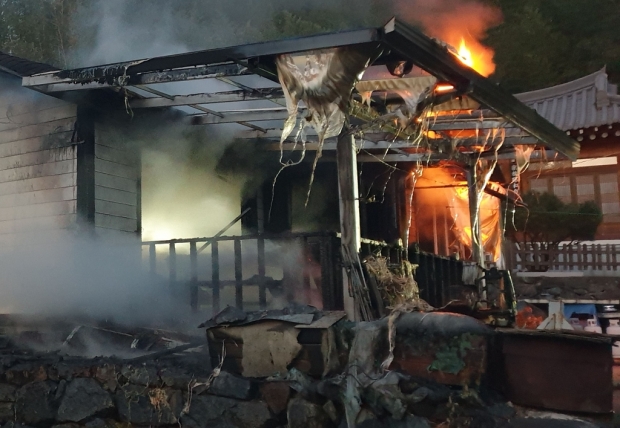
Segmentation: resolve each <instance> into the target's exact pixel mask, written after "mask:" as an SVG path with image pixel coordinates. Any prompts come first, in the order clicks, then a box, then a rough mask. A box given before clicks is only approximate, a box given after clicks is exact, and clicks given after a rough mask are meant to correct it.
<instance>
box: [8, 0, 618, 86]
mask: <svg viewBox="0 0 620 428" xmlns="http://www.w3.org/2000/svg"><path fill="white" fill-rule="evenodd" d="M465 2H466V1H465V0H463V3H465ZM479 2H481V3H484V4H487V5H490V6H493V7H496V8H498V9H499V10H501V12H502V14H503V16H504V20H503V23H501V24H499V25H497V26H496V27H494V28H491V29H490V30H489V31H488V32H487V36H486V38H485V40H484V43H485V44H487V45H488V46H490V47H492V48H493V49H494V50H495V61H496V63H497V69H496V73H495V74H494V75H493V76H492V78H493V79H495V80H496V81H498V82H500V84H501V85H502V86H504V87H505V88H506V89H508V90H510V91H513V92H520V91H526V90H531V89H537V88H542V87H546V86H550V85H554V84H559V83H563V82H566V81H569V80H572V79H575V78H578V77H581V76H584V75H586V74H588V73H592V72H594V71H596V70H598V69H600V68H602V67H603V66H605V65H606V66H607V70H608V72H609V74H610V78H611V80H612V81H620V31H618V29H619V28H620V0H588V1H585V0H519V1H514V0H479ZM239 3H242V4H239ZM409 3H411V6H409ZM172 5H173V6H172ZM417 6H419V5H418V4H417V3H416V1H415V0H390V1H381V0H331V1H328V0H314V1H312V2H310V1H308V2H290V1H286V0H260V1H245V2H238V3H237V2H236V3H235V6H234V7H233V6H231V5H227V2H221V1H218V0H175V1H174V2H171V1H169V0H124V1H123V0H0V50H1V51H4V52H11V53H13V54H15V55H18V56H22V57H25V58H29V59H32V60H36V61H41V62H47V63H51V64H54V65H57V66H59V67H68V66H75V65H84V64H80V61H79V58H80V54H82V57H87V55H85V54H84V53H85V52H89V51H90V50H93V49H94V47H95V45H96V44H97V40H99V41H101V40H102V39H103V40H105V38H106V32H107V33H108V34H109V33H115V32H117V31H119V29H120V30H123V31H126V32H127V34H128V36H127V37H126V40H123V41H122V43H127V44H135V45H137V46H138V45H139V43H140V42H144V43H149V42H150V41H152V42H153V44H155V42H156V41H157V42H160V43H161V41H162V40H163V41H165V42H169V43H170V44H171V45H174V46H181V47H186V48H187V49H188V50H194V49H205V48H210V47H216V46H223V45H230V44H236V43H248V42H253V41H261V40H267V39H274V38H281V37H291V36H299V35H307V34H313V33H320V32H325V31H332V30H341V29H346V28H352V27H365V26H369V25H378V24H380V23H382V22H383V21H385V20H386V19H387V18H388V17H389V16H391V15H394V14H398V12H397V10H401V11H402V10H411V11H413V10H415V9H416V8H417ZM110 13H115V14H117V15H118V17H117V20H118V21H119V24H118V25H119V26H118V28H116V27H114V26H112V27H110V26H106V25H108V24H109V22H107V21H106V23H105V25H104V24H102V22H101V21H103V18H104V15H106V14H110ZM411 15H412V16H415V13H411ZM427 25H428V24H427ZM138 27H142V28H143V29H144V28H148V31H146V32H145V31H144V30H142V33H141V34H135V35H134V36H133V37H132V30H135V29H136V28H138ZM136 31H137V32H139V31H138V30H136ZM98 37H99V39H98ZM150 39H153V40H150ZM116 43H118V41H116ZM107 48H109V50H111V51H114V49H115V47H114V46H109V47H107ZM136 57H141V55H139V54H138V55H136Z"/></svg>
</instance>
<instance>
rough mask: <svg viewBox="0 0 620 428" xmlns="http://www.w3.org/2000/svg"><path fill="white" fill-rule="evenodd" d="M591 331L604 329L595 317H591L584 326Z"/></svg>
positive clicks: (596, 331)
mask: <svg viewBox="0 0 620 428" xmlns="http://www.w3.org/2000/svg"><path fill="white" fill-rule="evenodd" d="M583 329H584V330H585V331H589V332H590V333H602V332H603V329H602V328H601V327H600V326H599V325H598V323H597V322H596V320H595V319H589V320H587V321H586V326H585V327H584V328H583Z"/></svg>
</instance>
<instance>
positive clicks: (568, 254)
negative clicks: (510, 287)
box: [507, 242, 620, 273]
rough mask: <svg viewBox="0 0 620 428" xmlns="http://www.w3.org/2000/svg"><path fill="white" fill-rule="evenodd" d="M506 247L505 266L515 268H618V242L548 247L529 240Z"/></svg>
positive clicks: (593, 269)
mask: <svg viewBox="0 0 620 428" xmlns="http://www.w3.org/2000/svg"><path fill="white" fill-rule="evenodd" d="M507 247H508V251H507V261H508V265H509V268H510V269H511V270H516V271H518V272H548V271H581V272H584V271H608V272H611V271H620V255H619V253H620V245H613V244H602V245H601V244H567V245H560V246H559V247H552V248H548V247H547V245H546V244H542V243H538V242H532V243H527V244H519V245H517V244H512V245H509V246H507ZM619 273H620V272H619Z"/></svg>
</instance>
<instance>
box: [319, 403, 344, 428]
mask: <svg viewBox="0 0 620 428" xmlns="http://www.w3.org/2000/svg"><path fill="white" fill-rule="evenodd" d="M323 410H324V411H325V414H326V415H327V416H329V419H331V421H332V422H333V423H335V424H336V425H337V424H338V421H339V420H340V415H339V414H338V409H336V406H335V405H334V402H333V401H331V400H327V401H326V402H325V404H323Z"/></svg>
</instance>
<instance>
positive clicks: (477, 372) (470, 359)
mask: <svg viewBox="0 0 620 428" xmlns="http://www.w3.org/2000/svg"><path fill="white" fill-rule="evenodd" d="M467 341H468V343H469V344H470V346H469V347H468V349H462V350H461V349H458V351H457V350H456V349H455V347H454V344H453V343H450V342H451V341H450V340H438V341H436V342H435V343H433V344H432V345H430V344H429V345H427V347H426V348H425V349H424V351H423V352H420V350H414V349H412V348H411V347H409V346H406V345H404V344H403V343H399V342H398V338H397V342H396V346H395V348H394V361H393V362H392V364H391V366H390V368H391V369H397V370H402V371H404V372H405V373H407V374H409V375H411V376H418V377H422V378H426V379H432V380H434V381H436V382H439V383H442V384H445V385H474V384H477V383H479V382H480V380H481V378H482V376H483V375H484V372H485V367H486V339H485V338H484V337H482V336H471V337H469V338H468V339H467ZM451 350H454V351H455V352H458V353H459V354H461V355H458V358H459V359H460V360H462V368H460V369H459V370H458V371H457V370H451V371H450V370H449V369H444V370H441V369H433V366H434V365H437V364H436V362H437V360H440V359H442V358H444V359H446V358H453V356H452V355H450V353H451V352H450V351H451ZM456 355H457V354H455V356H456ZM433 363H435V364H433ZM440 367H441V365H440V366H439V367H438V368H440Z"/></svg>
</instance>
